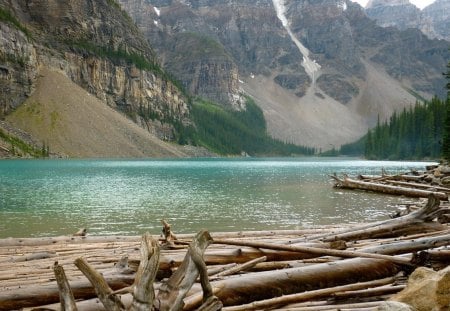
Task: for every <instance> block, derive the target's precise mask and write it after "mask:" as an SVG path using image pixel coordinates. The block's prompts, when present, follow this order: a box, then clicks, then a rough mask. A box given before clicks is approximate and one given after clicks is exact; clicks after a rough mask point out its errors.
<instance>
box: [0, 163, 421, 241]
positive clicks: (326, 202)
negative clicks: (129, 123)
mask: <svg viewBox="0 0 450 311" xmlns="http://www.w3.org/2000/svg"><path fill="white" fill-rule="evenodd" d="M426 164H428V163H423V162H380V161H360V160H354V159H349V160H342V159H322V158H320V159H319V158H300V159H290V158H289V159H192V160H2V161H0V238H4V237H30V236H46V235H61V234H71V233H73V232H76V231H77V230H78V229H79V228H82V227H85V228H87V229H88V232H89V233H90V234H95V235H104V234H124V235H136V234H142V233H144V232H146V231H150V232H151V233H154V234H157V233H159V232H160V228H161V225H160V219H163V218H164V219H167V220H168V222H169V223H171V224H172V228H173V230H174V231H175V232H178V233H188V232H189V233H192V232H196V231H198V230H200V229H203V228H204V229H208V230H211V231H238V230H269V229H270V230H273V229H296V228H302V227H308V226H313V225H322V224H333V223H343V222H345V223H348V222H361V221H363V222H364V221H373V220H378V219H385V218H387V215H388V214H389V213H391V212H392V210H393V207H392V205H393V204H395V203H398V202H400V201H402V200H404V199H402V198H400V197H391V196H383V195H377V194H369V193H364V192H357V191H356V192H355V191H344V190H339V189H334V188H333V187H332V185H333V183H332V182H331V181H330V178H329V177H328V175H329V174H332V173H334V172H336V173H338V174H341V173H348V174H350V175H352V174H358V173H364V174H380V171H381V168H385V169H386V170H388V171H389V172H393V173H395V172H403V171H408V170H409V169H412V168H414V169H420V170H423V169H424V166H425V165H426Z"/></svg>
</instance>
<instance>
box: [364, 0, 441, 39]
mask: <svg viewBox="0 0 450 311" xmlns="http://www.w3.org/2000/svg"><path fill="white" fill-rule="evenodd" d="M366 13H367V15H368V16H369V17H370V18H372V19H374V20H376V22H377V24H378V25H380V26H382V27H397V28H398V29H400V30H406V29H408V28H417V29H420V30H421V31H422V32H423V33H424V34H426V35H427V36H428V37H430V38H436V39H443V40H447V41H450V0H436V1H434V2H433V3H432V4H430V5H428V6H427V7H425V8H424V9H423V10H420V9H419V8H417V7H416V6H414V5H413V4H411V3H410V2H409V1H408V0H398V1H386V0H371V1H369V3H368V4H367V6H366Z"/></svg>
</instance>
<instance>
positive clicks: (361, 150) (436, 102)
mask: <svg viewBox="0 0 450 311" xmlns="http://www.w3.org/2000/svg"><path fill="white" fill-rule="evenodd" d="M447 105H448V100H447V103H446V101H445V100H440V99H438V98H433V99H432V100H431V101H429V102H425V103H423V104H422V103H416V105H415V106H414V107H411V108H410V109H404V110H403V111H402V112H400V113H394V114H393V115H392V116H391V117H390V119H389V120H388V121H385V122H380V121H378V123H377V125H376V127H375V128H373V129H370V130H369V131H368V132H367V134H366V135H365V136H364V137H363V138H361V139H360V140H359V141H357V142H356V143H353V144H348V145H343V146H342V147H341V150H340V153H341V154H343V155H364V156H365V157H366V158H367V159H389V160H399V159H427V158H428V159H430V158H431V159H437V158H440V157H441V152H442V137H443V131H444V123H445V115H446V114H445V112H446V110H447Z"/></svg>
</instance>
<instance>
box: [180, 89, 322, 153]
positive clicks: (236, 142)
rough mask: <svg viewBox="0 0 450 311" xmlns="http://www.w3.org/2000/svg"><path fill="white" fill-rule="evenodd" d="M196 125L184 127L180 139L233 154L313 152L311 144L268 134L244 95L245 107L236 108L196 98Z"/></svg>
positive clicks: (257, 111)
mask: <svg viewBox="0 0 450 311" xmlns="http://www.w3.org/2000/svg"><path fill="white" fill-rule="evenodd" d="M191 117H192V120H193V121H194V123H195V126H189V127H184V128H183V129H180V130H179V131H178V132H180V133H181V139H180V138H179V139H178V140H179V142H184V143H191V144H194V145H199V146H204V147H206V148H208V149H210V150H212V151H214V152H216V153H218V154H223V155H227V154H235V155H242V154H247V155H251V156H254V155H258V156H264V155H270V156H273V155H279V156H290V155H313V154H314V153H315V149H314V148H308V147H304V146H297V145H294V144H291V143H284V142H282V141H280V140H277V139H274V138H272V137H270V136H269V135H268V134H267V128H266V121H265V119H264V115H263V112H262V110H261V109H260V108H259V107H258V106H257V105H256V104H255V103H254V102H253V100H252V99H250V98H247V102H246V109H245V110H241V111H235V110H230V109H225V108H224V107H222V106H219V105H216V104H214V103H211V102H208V101H204V100H197V101H196V102H194V103H193V104H192V109H191Z"/></svg>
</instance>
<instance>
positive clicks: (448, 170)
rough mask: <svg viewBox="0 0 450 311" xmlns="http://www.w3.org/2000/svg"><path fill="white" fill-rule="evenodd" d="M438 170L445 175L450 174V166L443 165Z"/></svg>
mask: <svg viewBox="0 0 450 311" xmlns="http://www.w3.org/2000/svg"><path fill="white" fill-rule="evenodd" d="M438 169H439V171H440V172H441V173H442V174H444V175H448V174H450V167H449V166H448V165H441V166H439V167H438Z"/></svg>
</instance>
